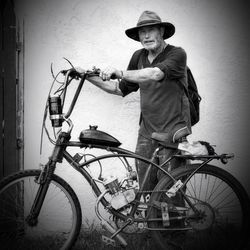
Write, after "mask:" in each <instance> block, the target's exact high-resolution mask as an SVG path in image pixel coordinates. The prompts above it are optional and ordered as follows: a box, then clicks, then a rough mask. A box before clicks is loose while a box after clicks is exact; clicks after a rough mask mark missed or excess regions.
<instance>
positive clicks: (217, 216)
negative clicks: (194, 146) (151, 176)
mask: <svg viewBox="0 0 250 250" xmlns="http://www.w3.org/2000/svg"><path fill="white" fill-rule="evenodd" d="M198 166H199V164H193V165H188V166H187V167H186V168H182V169H177V170H176V171H174V172H173V176H174V177H175V178H176V179H177V180H182V181H185V179H186V178H187V177H189V176H190V175H192V173H193V171H194V170H195V169H197V167H198ZM172 186H173V181H172V180H171V179H170V178H168V177H166V178H164V179H161V181H160V182H159V183H158V185H157V187H156V188H155V191H157V192H155V193H153V194H152V196H151V201H152V202H153V201H158V202H160V203H161V202H165V201H166V200H168V201H169V199H167V197H166V191H161V190H169V189H170V187H172ZM182 190H183V192H184V194H185V196H186V197H187V199H188V202H187V200H186V201H185V199H184V198H183V195H182V194H180V192H177V194H176V196H175V197H174V198H171V199H172V203H173V204H174V203H175V204H174V206H176V207H183V208H184V211H185V212H184V213H183V212H182V213H179V214H178V212H176V213H175V212H172V213H171V212H170V213H169V217H170V225H169V227H168V229H170V231H153V236H154V238H155V239H156V242H157V243H158V244H159V247H160V248H161V249H171V246H172V247H173V248H174V249H175V247H177V248H178V247H180V248H182V249H185V250H196V249H197V250H200V249H202V250H240V249H244V247H245V246H246V244H247V241H248V236H249V235H248V233H249V212H250V211H249V198H248V195H247V193H246V191H245V190H244V188H243V187H242V185H241V184H240V183H239V182H238V181H237V180H236V179H235V178H234V177H233V176H232V175H231V174H229V173H228V172H226V171H225V170H223V169H220V168H218V167H215V166H212V165H205V166H204V167H202V168H201V169H199V170H198V171H197V172H196V173H195V174H193V175H192V177H191V178H190V179H189V181H188V182H187V184H186V186H185V187H183V188H182ZM173 204H172V205H173ZM195 211H196V214H195ZM197 211H198V215H197ZM159 216H161V211H160V210H159V209H156V208H153V209H152V210H151V213H150V218H156V217H158V218H159ZM178 216H182V219H179V220H178V219H177V220H176V219H175V220H171V217H175V218H177V217H178ZM179 218H180V217H179ZM150 227H151V228H159V227H161V228H163V223H162V222H151V223H150ZM171 228H173V229H174V228H175V229H176V230H173V231H171ZM167 246H168V247H167Z"/></svg>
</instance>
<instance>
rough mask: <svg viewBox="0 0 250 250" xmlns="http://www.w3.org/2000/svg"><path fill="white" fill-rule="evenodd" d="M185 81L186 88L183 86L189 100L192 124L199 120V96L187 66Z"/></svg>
mask: <svg viewBox="0 0 250 250" xmlns="http://www.w3.org/2000/svg"><path fill="white" fill-rule="evenodd" d="M187 82H188V88H185V92H186V95H187V97H188V100H189V108H190V118H191V125H192V126H193V125H195V124H196V123H197V122H198V121H199V120H200V101H201V97H200V95H199V93H198V88H197V85H196V82H195V80H194V77H193V74H192V72H191V70H190V68H189V67H187Z"/></svg>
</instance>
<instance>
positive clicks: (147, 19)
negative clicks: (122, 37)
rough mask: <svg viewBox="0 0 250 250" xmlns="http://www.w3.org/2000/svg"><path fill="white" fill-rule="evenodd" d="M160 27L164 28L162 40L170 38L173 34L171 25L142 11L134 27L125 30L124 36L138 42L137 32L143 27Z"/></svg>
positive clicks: (148, 12)
mask: <svg viewBox="0 0 250 250" xmlns="http://www.w3.org/2000/svg"><path fill="white" fill-rule="evenodd" d="M151 25H160V26H163V27H165V32H164V35H163V39H164V40H165V39H167V38H169V37H171V36H172V35H173V34H174V33H175V27H174V25H173V24H172V23H169V22H162V21H161V18H160V17H159V16H158V15H157V14H156V13H155V12H153V11H149V10H146V11H144V12H143V13H142V14H141V16H140V17H139V20H138V22H137V25H136V27H134V28H131V29H127V30H125V33H126V35H127V36H128V37H129V38H132V39H134V40H136V41H140V39H139V34H138V30H139V29H140V28H142V27H145V26H151Z"/></svg>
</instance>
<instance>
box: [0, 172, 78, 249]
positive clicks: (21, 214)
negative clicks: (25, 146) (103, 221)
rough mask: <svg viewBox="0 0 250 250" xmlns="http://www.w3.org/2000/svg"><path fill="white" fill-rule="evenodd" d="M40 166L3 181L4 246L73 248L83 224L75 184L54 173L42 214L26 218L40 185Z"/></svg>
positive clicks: (0, 222)
mask: <svg viewBox="0 0 250 250" xmlns="http://www.w3.org/2000/svg"><path fill="white" fill-rule="evenodd" d="M40 172H41V171H40V170H25V171H21V172H18V173H16V174H13V175H11V176H9V177H7V178H5V179H3V181H1V182H0V201H1V205H0V246H1V249H25V250H28V249H70V248H71V247H72V245H73V244H74V242H75V240H76V238H77V236H78V234H79V231H80V226H81V208H80V204H79V201H78V199H77V196H76V195H75V193H74V191H73V190H72V188H71V187H70V186H69V185H68V184H67V183H66V182H65V181H64V180H62V179H61V178H60V177H59V176H56V175H53V176H52V180H51V183H50V185H49V189H48V192H47V194H46V197H45V200H44V202H43V205H42V209H41V211H40V214H39V216H38V222H37V223H35V224H34V225H30V223H28V222H27V221H26V219H27V216H28V215H29V212H30V209H31V207H32V204H33V202H34V199H35V197H36V193H37V190H38V187H39V184H37V182H36V180H37V178H38V176H39V175H40Z"/></svg>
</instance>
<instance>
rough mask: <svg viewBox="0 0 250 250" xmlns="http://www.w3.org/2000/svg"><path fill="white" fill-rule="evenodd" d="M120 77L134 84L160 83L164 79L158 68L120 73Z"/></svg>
mask: <svg viewBox="0 0 250 250" xmlns="http://www.w3.org/2000/svg"><path fill="white" fill-rule="evenodd" d="M122 77H123V78H124V79H125V80H127V81H129V82H135V83H144V82H152V81H160V80H161V79H162V78H163V77H164V73H163V72H162V71H161V70H160V69H159V68H156V67H155V68H144V69H139V70H127V71H122Z"/></svg>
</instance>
